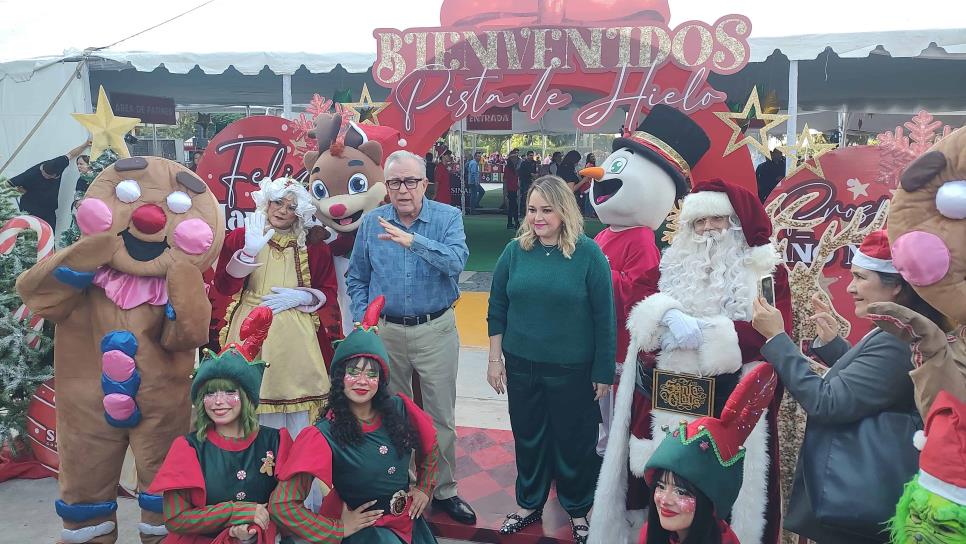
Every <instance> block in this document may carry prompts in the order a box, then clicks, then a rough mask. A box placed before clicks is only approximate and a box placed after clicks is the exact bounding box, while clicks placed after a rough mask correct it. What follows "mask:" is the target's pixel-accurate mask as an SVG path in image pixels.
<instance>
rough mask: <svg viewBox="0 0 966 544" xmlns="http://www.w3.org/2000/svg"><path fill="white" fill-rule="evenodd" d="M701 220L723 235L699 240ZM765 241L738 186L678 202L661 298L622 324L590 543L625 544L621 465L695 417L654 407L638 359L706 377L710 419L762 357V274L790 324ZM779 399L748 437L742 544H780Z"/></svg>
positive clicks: (709, 188)
mask: <svg viewBox="0 0 966 544" xmlns="http://www.w3.org/2000/svg"><path fill="white" fill-rule="evenodd" d="M707 218H718V220H719V221H723V222H724V225H725V228H724V229H723V230H720V231H719V230H714V229H712V230H710V231H709V232H704V233H703V234H700V235H699V234H697V233H696V231H695V229H694V224H695V222H696V221H698V220H705V219H707ZM770 237H771V222H770V221H769V219H768V217H767V215H766V213H765V211H764V209H763V207H762V206H761V203H760V202H759V200H758V198H757V196H756V195H754V194H752V193H750V192H749V191H747V190H745V189H743V188H741V187H738V186H735V185H731V184H728V183H725V182H723V181H721V180H713V181H707V182H701V183H698V184H696V185H695V186H694V188H693V189H692V192H691V194H689V195H688V196H687V197H685V200H684V204H683V206H682V209H681V214H680V216H679V218H678V231H677V234H676V235H675V238H674V240H673V241H672V243H671V245H670V247H668V248H667V249H666V250H665V252H664V254H663V256H662V259H661V264H660V276H661V277H660V280H659V283H658V287H659V290H660V292H659V293H657V294H654V295H652V296H650V297H648V298H647V299H645V300H644V301H642V302H640V303H639V304H637V305H636V306H635V307H634V309H633V310H632V311H631V314H630V317H629V318H628V322H627V328H628V330H629V331H630V336H631V340H630V345H629V347H628V350H627V358H626V360H625V363H624V365H625V366H624V374H623V375H622V376H621V380H620V384H619V387H618V392H617V399H616V403H615V413H614V420H613V423H612V426H611V438H610V442H609V444H608V449H607V452H606V454H605V457H604V466H603V468H602V469H601V477H600V480H599V482H598V486H597V495H596V497H595V501H594V503H595V505H596V508H595V512H594V518H595V523H594V525H593V526H594V527H595V528H597V530H598V531H600V532H599V533H597V534H596V535H595V534H594V533H595V531H592V532H591V536H592V541H593V542H600V543H604V542H608V543H609V542H623V541H625V539H626V534H625V532H626V523H620V520H622V519H623V518H624V497H625V496H626V493H627V488H626V486H627V477H626V471H627V468H628V458H629V459H630V464H629V467H630V469H631V471H632V472H633V473H634V474H635V475H637V476H640V475H642V474H643V473H644V467H645V465H646V463H647V461H648V459H650V457H651V455H652V454H653V452H654V449H655V448H656V446H657V442H656V441H655V440H654V439H653V437H654V436H659V435H658V434H657V433H656V431H657V430H659V429H660V428H661V427H662V426H663V425H672V424H676V423H677V422H678V421H680V420H681V419H682V417H684V418H686V419H694V418H695V417H696V414H695V412H693V411H692V412H690V414H691V415H690V416H689V415H686V414H682V413H678V412H672V411H667V410H657V409H654V410H652V404H653V403H654V402H655V400H654V398H655V397H657V398H658V399H660V398H661V396H662V395H664V394H665V392H664V391H665V390H663V389H660V390H659V391H658V392H655V393H652V390H653V389H654V386H653V383H652V382H653V381H654V375H653V374H652V371H653V370H652V369H651V368H646V366H647V365H646V364H644V365H641V366H642V368H638V366H639V365H638V364H635V363H636V362H637V353H638V352H639V351H643V352H652V353H653V352H656V358H655V359H656V364H655V366H656V369H658V370H661V371H664V372H666V373H670V374H667V375H668V376H671V377H675V376H677V378H675V379H680V378H684V379H685V380H690V379H691V377H694V376H698V377H703V378H709V379H710V383H709V382H705V383H706V387H707V388H708V389H709V391H708V392H706V396H707V397H708V399H707V402H706V403H705V404H704V405H703V406H702V407H703V408H704V409H705V410H707V411H709V412H710V414H709V415H718V414H720V411H721V409H722V405H723V402H724V399H727V398H728V394H729V393H730V392H731V391H732V390H733V389H734V388H735V386H736V385H737V384H738V381H739V380H740V379H741V376H742V375H744V374H745V373H747V372H748V371H750V370H751V369H752V368H754V367H755V366H757V365H758V364H761V363H760V362H761V361H762V360H763V359H762V358H761V355H760V353H759V351H760V349H761V346H762V345H763V344H764V342H765V339H764V338H763V337H762V336H761V335H760V334H758V333H757V332H756V331H755V330H754V329H753V328H752V327H751V323H750V321H751V317H752V303H753V301H754V299H755V298H756V297H757V296H758V285H759V282H760V280H761V278H762V277H763V276H766V275H769V274H774V285H775V297H776V304H777V306H778V307H779V309H781V311H782V312H783V313H784V314H785V315H786V323H790V322H791V319H790V317H789V316H790V315H791V303H790V293H789V290H788V282H787V276H786V274H785V271H784V269H783V268H780V267H779V268H778V269H777V270H776V265H777V264H778V263H779V262H780V260H781V258H780V256H779V254H778V252H777V251H776V250H775V248H774V246H773V244H772V243H771V240H770ZM682 329H683V330H684V331H688V332H689V334H688V335H683V334H682ZM635 390H637V391H638V392H639V394H637V395H635ZM779 402H780V393H779V394H778V395H776V398H775V400H774V402H773V405H772V407H771V409H770V410H769V411H768V417H767V419H766V420H762V421H761V422H759V423H758V425H757V426H756V429H755V430H754V431H753V432H752V433H751V436H750V437H749V439H748V445H747V449H748V454H747V456H746V459H745V469H746V470H745V478H744V484H743V486H742V491H741V494H740V495H739V497H738V502H737V505H738V506H737V507H736V508H735V510H734V513H733V517H732V527H733V528H734V530H735V533H736V534H737V535H738V537H739V539H740V540H741V541H742V542H744V543H746V544H754V543H757V542H777V540H778V535H779V531H780V520H781V512H780V503H781V501H780V496H779V487H778V482H779V478H778V463H777V455H778V453H777V452H778V449H777V445H776V444H775V442H776V440H775V438H772V439H771V440H769V438H768V437H769V435H770V436H772V437H776V436H777V419H776V418H775V414H776V413H777V406H778V403H779ZM685 412H687V410H685ZM766 510H767V516H766ZM602 518H603V520H606V521H604V522H603V523H602V522H601V521H602Z"/></svg>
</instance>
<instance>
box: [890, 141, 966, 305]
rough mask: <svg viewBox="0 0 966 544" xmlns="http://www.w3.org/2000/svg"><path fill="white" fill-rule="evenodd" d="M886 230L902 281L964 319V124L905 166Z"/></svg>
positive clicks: (931, 303)
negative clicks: (904, 280)
mask: <svg viewBox="0 0 966 544" xmlns="http://www.w3.org/2000/svg"><path fill="white" fill-rule="evenodd" d="M888 229H889V239H890V240H891V241H892V255H893V262H894V264H895V267H896V268H897V269H898V270H899V272H900V273H901V274H902V276H903V277H904V278H905V279H906V281H908V282H909V283H910V284H912V286H913V288H915V290H916V292H917V293H919V296H921V297H922V298H923V300H925V301H926V302H928V303H929V304H930V305H932V306H933V307H935V308H936V309H938V310H939V311H940V312H942V313H943V314H944V315H946V316H947V317H949V318H951V319H953V320H955V321H957V322H959V323H966V128H961V129H959V130H957V131H955V132H953V133H952V134H950V135H949V136H947V137H946V138H944V139H943V140H942V141H940V142H939V143H937V144H936V145H934V146H933V147H932V148H931V149H930V150H929V151H928V152H926V154H924V155H922V156H921V157H919V158H918V159H916V160H915V161H914V162H913V163H912V164H910V165H909V166H908V167H907V168H906V170H905V172H903V174H902V177H901V178H900V187H899V188H898V189H896V192H895V196H894V197H893V199H892V210H891V211H890V214H889V226H888Z"/></svg>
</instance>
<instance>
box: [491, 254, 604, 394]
mask: <svg viewBox="0 0 966 544" xmlns="http://www.w3.org/2000/svg"><path fill="white" fill-rule="evenodd" d="M610 276H611V274H610V265H608V264H607V258H606V257H604V254H603V252H601V250H600V248H599V247H598V246H597V244H595V243H594V241H593V240H591V239H590V238H588V237H586V236H584V235H581V236H580V239H579V240H578V241H577V248H576V250H575V251H574V254H573V255H571V258H570V259H567V258H564V256H563V254H562V253H561V252H560V250H559V249H553V250H552V251H551V253H550V255H547V250H545V249H544V248H543V247H541V246H540V245H539V244H537V245H536V246H535V247H534V248H533V249H532V250H530V251H524V250H523V248H521V247H520V243H519V242H518V241H517V240H511V241H510V243H509V244H507V246H506V248H504V249H503V254H502V255H500V260H499V261H497V263H496V269H495V270H494V271H493V283H492V286H491V287H490V308H489V311H488V313H487V322H488V323H489V333H490V336H494V335H497V334H502V335H503V349H504V350H505V351H507V352H509V353H512V354H513V355H516V356H517V357H523V358H525V359H530V360H531V361H539V362H541V363H547V364H562V365H580V364H584V365H589V366H590V367H591V379H592V380H593V381H594V382H596V383H613V381H614V357H615V348H616V345H615V342H616V340H615V337H616V330H615V328H614V327H615V325H614V294H613V290H612V287H611V279H610Z"/></svg>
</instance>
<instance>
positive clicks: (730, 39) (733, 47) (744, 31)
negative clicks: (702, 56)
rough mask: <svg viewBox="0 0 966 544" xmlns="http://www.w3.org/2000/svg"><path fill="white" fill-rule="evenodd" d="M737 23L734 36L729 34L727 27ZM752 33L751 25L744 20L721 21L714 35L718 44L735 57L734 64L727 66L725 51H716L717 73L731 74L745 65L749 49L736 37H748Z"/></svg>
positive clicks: (734, 18)
mask: <svg viewBox="0 0 966 544" xmlns="http://www.w3.org/2000/svg"><path fill="white" fill-rule="evenodd" d="M731 23H735V25H734V35H732V34H729V33H728V30H727V29H726V28H725V27H726V26H727V25H730V24H731ZM749 32H751V25H749V24H748V23H747V22H745V20H744V19H743V18H738V17H731V18H728V19H725V20H723V21H720V22H719V23H718V24H717V26H715V27H714V35H715V36H716V37H717V38H718V42H720V43H721V45H722V46H723V47H724V48H725V49H727V50H728V52H729V53H731V56H732V57H734V62H733V63H731V64H729V65H727V66H725V65H724V62H725V54H724V52H723V51H716V52H715V54H714V58H713V62H714V68H715V71H716V72H718V73H731V72H733V71H735V70H736V69H737V68H739V67H740V66H741V65H742V64H744V63H745V59H746V58H747V55H748V50H747V47H746V46H745V43H744V42H743V41H742V40H739V39H738V38H736V37H735V36H747V35H748V33H749Z"/></svg>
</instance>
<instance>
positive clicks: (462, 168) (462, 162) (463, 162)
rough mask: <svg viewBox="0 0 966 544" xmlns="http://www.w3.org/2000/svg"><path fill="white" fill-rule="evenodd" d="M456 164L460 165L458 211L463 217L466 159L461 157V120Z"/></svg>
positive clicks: (464, 210) (461, 122)
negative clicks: (460, 211) (461, 212)
mask: <svg viewBox="0 0 966 544" xmlns="http://www.w3.org/2000/svg"><path fill="white" fill-rule="evenodd" d="M457 164H459V165H460V172H459V176H460V210H462V211H463V215H466V180H465V179H463V178H465V177H466V176H465V175H464V173H465V172H466V168H465V167H466V158H465V157H464V156H463V120H462V119H460V149H459V161H457Z"/></svg>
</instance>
